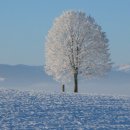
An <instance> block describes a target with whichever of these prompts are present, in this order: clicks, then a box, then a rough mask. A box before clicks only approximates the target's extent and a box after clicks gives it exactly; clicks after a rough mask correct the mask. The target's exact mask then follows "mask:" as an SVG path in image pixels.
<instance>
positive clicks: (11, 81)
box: [0, 64, 130, 96]
mask: <svg viewBox="0 0 130 130" xmlns="http://www.w3.org/2000/svg"><path fill="white" fill-rule="evenodd" d="M129 85H130V65H121V66H116V67H113V68H112V71H111V72H109V73H108V74H107V75H106V76H105V77H101V78H98V79H92V80H83V79H79V93H95V94H107V95H128V96H129V95H130V87H129ZM61 86H62V84H60V83H58V82H56V81H55V80H53V78H52V77H51V76H48V75H47V74H46V73H45V72H44V68H43V66H28V65H4V64H0V88H9V89H12V88H13V89H19V90H37V91H41V90H42V91H44V92H49V93H54V92H59V93H60V92H61V90H62V88H61ZM65 90H66V92H69V93H70V92H73V82H72V83H70V84H65Z"/></svg>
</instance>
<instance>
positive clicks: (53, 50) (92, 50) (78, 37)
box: [45, 11, 111, 92]
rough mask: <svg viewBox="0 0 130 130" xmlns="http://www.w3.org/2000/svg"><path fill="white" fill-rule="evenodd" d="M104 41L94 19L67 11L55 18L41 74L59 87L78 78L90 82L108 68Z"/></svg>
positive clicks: (46, 45) (108, 63)
mask: <svg viewBox="0 0 130 130" xmlns="http://www.w3.org/2000/svg"><path fill="white" fill-rule="evenodd" d="M107 43H108V39H107V38H106V36H105V33H104V32H102V31H101V27H100V26H99V25H97V23H96V22H95V20H94V18H92V17H91V16H86V15H85V13H83V12H79V11H67V12H64V13H63V14H62V15H61V16H60V17H58V18H57V19H56V20H55V21H54V23H53V26H52V28H51V29H50V30H49V32H48V36H47V39H46V44H45V60H46V62H45V70H46V72H47V73H48V74H49V75H52V76H53V77H54V78H55V79H56V80H58V81H60V82H62V83H63V84H64V83H66V82H68V81H71V80H72V79H74V92H78V75H79V76H81V77H82V78H83V77H85V78H91V77H95V76H98V75H103V74H104V73H105V72H107V71H108V70H109V69H110V68H111V61H110V58H109V55H110V54H109V53H108V50H109V49H108V44H107Z"/></svg>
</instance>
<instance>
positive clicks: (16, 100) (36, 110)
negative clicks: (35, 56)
mask: <svg viewBox="0 0 130 130" xmlns="http://www.w3.org/2000/svg"><path fill="white" fill-rule="evenodd" d="M129 117H130V98H129V97H114V96H101V95H87V94H73V93H72V94H64V93H59V94H58V93H57V94H56V93H53V94H47V93H44V92H42V91H41V92H30V91H17V90H5V89H0V130H43V129H45V130H46V129H49V130H51V129H52V130H53V129H54V130H56V129H57V130H63V129H66V130H84V129H86V130H95V129H96V130H117V129H118V130H129V129H130V118H129Z"/></svg>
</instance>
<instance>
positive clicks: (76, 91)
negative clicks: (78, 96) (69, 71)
mask: <svg viewBox="0 0 130 130" xmlns="http://www.w3.org/2000/svg"><path fill="white" fill-rule="evenodd" d="M74 92H75V93H78V73H74Z"/></svg>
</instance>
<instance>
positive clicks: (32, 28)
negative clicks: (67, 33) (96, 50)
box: [0, 0, 130, 65]
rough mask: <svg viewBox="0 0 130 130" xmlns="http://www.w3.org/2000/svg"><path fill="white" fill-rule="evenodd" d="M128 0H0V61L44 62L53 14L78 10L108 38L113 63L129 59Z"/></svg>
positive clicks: (129, 11) (122, 62) (129, 60)
mask: <svg viewBox="0 0 130 130" xmlns="http://www.w3.org/2000/svg"><path fill="white" fill-rule="evenodd" d="M129 6H130V0H0V64H27V65H43V64H44V43H45V37H46V35H47V32H48V30H49V28H50V27H51V26H52V23H53V20H54V19H55V17H58V16H59V15H60V14H62V12H63V11H65V10H70V9H74V10H81V11H84V12H86V14H87V15H91V16H93V17H94V18H95V20H96V21H97V23H98V24H99V25H101V26H102V29H103V31H105V32H106V34H107V37H108V39H109V47H110V52H111V59H112V61H113V62H114V63H115V64H128V63H130V58H129V56H130V7H129Z"/></svg>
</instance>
